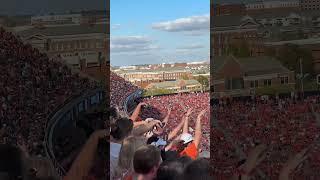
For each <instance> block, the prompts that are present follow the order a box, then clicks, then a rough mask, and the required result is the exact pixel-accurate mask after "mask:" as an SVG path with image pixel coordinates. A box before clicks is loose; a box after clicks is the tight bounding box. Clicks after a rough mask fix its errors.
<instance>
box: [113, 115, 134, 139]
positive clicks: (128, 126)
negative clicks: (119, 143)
mask: <svg viewBox="0 0 320 180" xmlns="http://www.w3.org/2000/svg"><path fill="white" fill-rule="evenodd" d="M132 129H133V122H132V120H130V119H128V118H120V119H118V120H117V121H116V122H115V123H113V124H111V132H110V135H111V136H112V137H113V138H114V139H116V140H122V139H124V138H125V137H127V136H128V135H129V134H130V132H131V131H132Z"/></svg>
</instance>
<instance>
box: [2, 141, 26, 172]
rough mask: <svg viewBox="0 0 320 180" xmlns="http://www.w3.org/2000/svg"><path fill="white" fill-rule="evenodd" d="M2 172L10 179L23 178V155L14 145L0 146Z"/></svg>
mask: <svg viewBox="0 0 320 180" xmlns="http://www.w3.org/2000/svg"><path fill="white" fill-rule="evenodd" d="M0 159H1V160H0V172H3V173H6V174H8V176H9V177H19V176H20V177H22V175H23V155H22V152H21V150H20V149H19V148H18V147H16V146H13V145H7V144H0Z"/></svg>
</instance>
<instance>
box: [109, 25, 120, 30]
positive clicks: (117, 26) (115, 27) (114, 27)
mask: <svg viewBox="0 0 320 180" xmlns="http://www.w3.org/2000/svg"><path fill="white" fill-rule="evenodd" d="M120 26H121V25H120V24H113V25H112V26H111V29H114V30H115V29H119V28H120Z"/></svg>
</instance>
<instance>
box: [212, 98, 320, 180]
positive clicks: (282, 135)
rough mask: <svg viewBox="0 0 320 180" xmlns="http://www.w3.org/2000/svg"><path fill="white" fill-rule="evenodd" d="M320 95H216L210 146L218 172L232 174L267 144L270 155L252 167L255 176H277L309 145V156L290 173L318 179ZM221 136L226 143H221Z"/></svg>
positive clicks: (294, 177)
mask: <svg viewBox="0 0 320 180" xmlns="http://www.w3.org/2000/svg"><path fill="white" fill-rule="evenodd" d="M319 100H320V96H319V95H309V96H306V97H305V98H301V99H297V98H296V97H290V95H287V96H286V97H285V96H284V97H269V98H268V99H266V98H264V97H257V98H254V99H253V98H252V97H242V98H234V99H232V98H223V99H219V100H218V99H216V100H215V101H214V102H213V104H212V105H213V115H212V116H213V120H212V123H213V128H212V132H211V142H212V146H211V149H210V150H211V160H212V165H214V170H215V172H219V174H217V176H219V177H224V178H228V177H230V176H231V174H235V173H238V172H237V171H238V169H237V164H238V163H239V162H240V161H241V160H244V159H246V158H247V156H248V152H249V150H250V149H252V148H254V147H255V146H256V145H258V144H265V145H267V151H266V153H265V155H266V157H265V158H264V160H263V161H262V162H261V163H260V164H259V165H258V166H257V167H256V168H255V170H253V172H251V173H252V176H254V177H258V178H259V179H261V178H262V177H264V178H267V179H278V178H279V173H280V170H281V169H282V168H283V167H285V166H286V165H287V161H288V160H289V159H290V158H291V157H293V156H294V155H295V154H297V153H299V152H301V151H302V150H303V149H305V148H307V149H308V152H309V153H308V158H307V159H306V160H305V161H304V162H303V163H301V164H300V165H299V166H298V167H297V169H296V170H295V171H294V172H293V173H291V178H292V179H304V178H306V177H309V178H310V179H317V178H316V177H319V167H320V166H319V165H320V164H319V157H320V154H319V130H320V126H319V125H320V124H319V123H320V119H319V111H318V107H319V103H320V101H319ZM221 140H222V141H223V142H224V143H219V142H220V141H221ZM226 142H227V143H226ZM229 144H230V145H231V146H230V145H229ZM216 145H217V146H216ZM217 159H218V160H217ZM218 162H222V163H223V164H221V165H219V163H218Z"/></svg>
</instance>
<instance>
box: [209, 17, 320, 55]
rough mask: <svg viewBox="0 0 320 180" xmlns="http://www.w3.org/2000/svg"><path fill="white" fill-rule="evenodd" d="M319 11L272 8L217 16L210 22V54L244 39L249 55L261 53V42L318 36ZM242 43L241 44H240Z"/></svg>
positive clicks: (223, 51) (262, 48)
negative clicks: (275, 9)
mask: <svg viewBox="0 0 320 180" xmlns="http://www.w3.org/2000/svg"><path fill="white" fill-rule="evenodd" d="M319 17H320V11H283V12H279V11H275V12H273V13H272V12H270V13H262V14H254V15H246V16H233V15H230V16H217V17H215V18H214V21H212V24H211V26H210V27H211V33H210V34H211V43H212V48H213V49H212V52H211V53H212V54H214V55H216V56H222V55H227V54H228V52H229V51H228V50H229V49H230V48H231V47H234V46H235V47H239V43H241V42H245V43H246V44H247V46H248V48H249V51H250V56H263V55H264V51H265V47H264V42H268V41H272V42H277V41H284V40H296V39H306V38H314V37H319V36H320V30H319V27H320V18H319ZM240 45H241V44H240Z"/></svg>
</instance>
